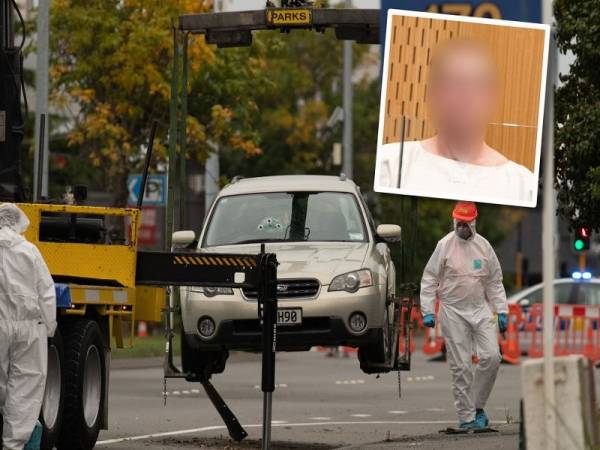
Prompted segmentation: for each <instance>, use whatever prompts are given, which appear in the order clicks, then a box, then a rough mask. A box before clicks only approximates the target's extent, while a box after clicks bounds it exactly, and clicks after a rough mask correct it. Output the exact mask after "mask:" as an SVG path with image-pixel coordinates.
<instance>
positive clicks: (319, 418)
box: [309, 417, 331, 421]
mask: <svg viewBox="0 0 600 450" xmlns="http://www.w3.org/2000/svg"><path fill="white" fill-rule="evenodd" d="M309 419H310V420H321V421H323V420H331V417H309Z"/></svg>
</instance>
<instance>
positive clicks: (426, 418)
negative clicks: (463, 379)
mask: <svg viewBox="0 0 600 450" xmlns="http://www.w3.org/2000/svg"><path fill="white" fill-rule="evenodd" d="M159 364H160V361H157V360H150V361H140V362H130V361H125V362H116V363H115V366H114V367H113V370H112V375H111V386H110V429H109V430H108V431H103V432H102V433H101V434H100V438H99V441H98V444H97V448H99V449H106V450H125V449H128V450H132V449H133V450H136V449H145V450H154V449H169V450H170V449H188V448H189V449H191V448H194V449H196V448H204V449H231V450H234V449H238V448H239V449H247V448H258V446H259V444H258V440H259V439H260V435H261V427H260V424H261V420H262V393H261V391H260V390H259V383H260V358H259V356H257V355H247V354H238V355H234V356H233V357H232V358H230V360H229V363H228V367H227V369H226V371H225V373H224V374H223V375H218V376H216V377H215V378H214V380H213V381H214V384H215V386H216V387H217V389H218V390H219V391H220V393H221V395H222V396H223V397H224V398H225V399H226V401H227V402H228V403H229V406H230V407H231V408H232V410H233V411H234V412H235V414H236V415H237V416H238V419H239V420H240V422H241V423H242V424H243V425H244V426H245V427H246V429H247V431H248V433H249V437H248V439H247V442H245V443H243V444H237V443H233V442H231V441H230V440H229V438H228V436H227V431H226V429H225V427H224V426H223V423H222V422H221V420H220V417H219V416H218V415H217V413H216V412H215V410H214V409H213V407H212V405H211V404H210V401H209V400H208V399H207V398H206V396H205V394H204V392H203V390H202V387H201V386H200V385H196V384H190V383H186V382H184V381H179V380H170V381H169V382H168V387H167V391H168V398H167V405H166V406H164V403H163V395H162V390H163V389H162V375H161V369H160V367H159ZM519 377H520V371H519V368H518V367H515V366H510V365H502V366H501V368H500V373H499V376H498V382H497V384H496V388H495V390H494V392H493V394H492V397H491V399H490V402H489V405H488V408H487V412H488V415H489V416H490V419H491V420H492V421H493V422H494V426H496V427H497V428H498V429H499V430H500V432H499V433H493V434H486V435H477V436H472V435H470V436H458V437H454V436H452V437H449V436H445V435H440V434H439V433H438V431H439V430H440V429H442V428H445V427H447V426H450V425H455V424H456V417H455V414H454V410H453V401H452V398H451V393H450V375H449V372H448V367H447V365H446V363H444V362H430V361H428V360H427V359H425V358H424V357H423V356H422V355H420V354H418V353H417V354H416V355H414V357H413V370H412V371H411V372H403V373H402V398H401V399H399V398H398V379H397V376H396V374H395V373H394V374H389V375H384V376H381V377H380V378H377V377H375V376H367V375H364V374H363V373H362V372H361V371H360V369H359V367H358V362H357V360H356V357H355V355H354V354H353V355H352V356H351V357H350V358H336V359H332V358H326V357H325V356H324V354H322V353H318V352H310V353H283V354H278V357H277V383H278V389H277V391H276V393H275V395H274V417H273V419H274V430H273V441H274V442H275V443H276V445H274V448H279V449H286V450H287V449H290V450H291V449H297V450H304V449H315V450H317V449H339V448H344V449H352V450H358V449H392V448H394V449H401V448H418V449H438V448H444V449H452V448H456V449H459V448H460V449H462V448H464V447H465V445H466V446H467V447H468V448H478V449H480V450H486V449H490V450H491V449H503V450H512V449H517V448H518V425H517V424H515V423H514V422H515V421H518V420H519V417H518V416H519V410H518V408H519V395H520V382H519ZM465 441H468V443H467V442H465Z"/></svg>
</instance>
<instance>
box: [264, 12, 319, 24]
mask: <svg viewBox="0 0 600 450" xmlns="http://www.w3.org/2000/svg"><path fill="white" fill-rule="evenodd" d="M266 14H267V24H269V25H271V26H274V27H280V26H290V27H294V26H295V27H297V26H302V25H310V24H311V23H312V10H311V9H309V8H281V9H280V8H277V9H267V11H266Z"/></svg>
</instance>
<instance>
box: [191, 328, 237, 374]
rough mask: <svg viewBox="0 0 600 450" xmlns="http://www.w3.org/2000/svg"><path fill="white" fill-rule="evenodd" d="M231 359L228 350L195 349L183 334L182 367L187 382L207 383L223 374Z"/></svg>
mask: <svg viewBox="0 0 600 450" xmlns="http://www.w3.org/2000/svg"><path fill="white" fill-rule="evenodd" d="M228 358H229V352H228V351H227V350H199V349H194V348H193V347H192V346H191V345H190V344H189V342H188V339H187V337H186V336H185V334H183V333H182V334H181V366H182V368H183V372H184V373H185V374H187V376H186V379H187V381H206V380H209V379H210V377H211V376H212V375H214V374H217V373H223V371H224V370H225V366H226V364H227V359H228Z"/></svg>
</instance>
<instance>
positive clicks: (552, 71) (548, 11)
mask: <svg viewBox="0 0 600 450" xmlns="http://www.w3.org/2000/svg"><path fill="white" fill-rule="evenodd" d="M542 8H543V9H542V14H543V18H544V22H545V23H546V24H548V25H550V26H552V20H553V15H552V1H551V0H544V2H543V5H542ZM556 58H557V54H556V44H555V42H554V36H553V34H551V36H550V51H549V54H548V74H547V80H546V110H545V116H544V130H543V142H544V147H545V148H544V192H543V198H544V204H543V213H542V217H543V225H542V256H543V266H542V267H543V276H544V287H543V296H544V324H543V326H544V331H543V341H544V400H545V401H544V419H545V436H546V449H547V450H556V448H557V430H556V392H555V385H554V276H555V264H554V259H555V254H554V236H555V226H556V222H555V220H554V216H555V211H556V207H555V193H554V85H555V80H556V63H557V61H556Z"/></svg>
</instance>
